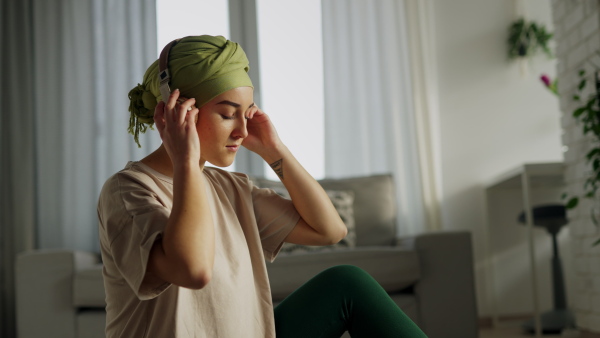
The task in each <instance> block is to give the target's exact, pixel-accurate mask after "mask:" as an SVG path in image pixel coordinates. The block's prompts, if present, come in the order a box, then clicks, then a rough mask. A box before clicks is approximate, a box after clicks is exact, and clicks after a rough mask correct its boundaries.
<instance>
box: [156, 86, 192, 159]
mask: <svg viewBox="0 0 600 338" xmlns="http://www.w3.org/2000/svg"><path fill="white" fill-rule="evenodd" d="M179 95H180V92H179V89H175V90H174V91H173V92H172V93H171V96H169V99H168V101H167V103H165V102H163V101H160V102H159V103H158V104H157V105H156V108H155V109H154V123H155V124H156V128H157V129H158V133H159V134H160V138H161V139H162V141H163V145H164V147H165V149H166V150H167V153H168V154H169V157H170V158H171V161H172V162H173V167H176V166H178V165H185V164H194V165H198V164H199V163H200V138H199V137H198V130H197V129H196V121H197V119H198V112H199V110H198V108H196V107H195V106H194V103H195V102H196V99H194V98H191V99H186V100H185V101H183V102H181V103H179V102H178V101H182V100H178V99H179V98H180V97H179ZM181 99H185V98H183V97H181Z"/></svg>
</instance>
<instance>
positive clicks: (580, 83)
mask: <svg viewBox="0 0 600 338" xmlns="http://www.w3.org/2000/svg"><path fill="white" fill-rule="evenodd" d="M586 83H587V80H586V79H583V80H581V82H579V86H577V89H579V91H581V90H582V89H583V88H585V84H586Z"/></svg>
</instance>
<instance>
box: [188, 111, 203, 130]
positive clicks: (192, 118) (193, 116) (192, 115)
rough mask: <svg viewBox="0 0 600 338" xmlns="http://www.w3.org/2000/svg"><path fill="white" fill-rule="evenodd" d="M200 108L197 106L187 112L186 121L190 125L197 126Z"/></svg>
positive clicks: (191, 126)
mask: <svg viewBox="0 0 600 338" xmlns="http://www.w3.org/2000/svg"><path fill="white" fill-rule="evenodd" d="M199 112H200V110H199V109H198V108H196V107H194V108H192V110H190V111H188V112H187V114H186V122H187V125H188V127H190V128H196V121H198V113H199Z"/></svg>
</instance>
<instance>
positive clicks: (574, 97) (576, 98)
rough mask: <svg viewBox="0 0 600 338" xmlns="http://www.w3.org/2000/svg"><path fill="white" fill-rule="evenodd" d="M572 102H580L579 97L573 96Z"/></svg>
mask: <svg viewBox="0 0 600 338" xmlns="http://www.w3.org/2000/svg"><path fill="white" fill-rule="evenodd" d="M573 100H574V101H581V97H579V95H573Z"/></svg>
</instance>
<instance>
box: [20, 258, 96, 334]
mask: <svg viewBox="0 0 600 338" xmlns="http://www.w3.org/2000/svg"><path fill="white" fill-rule="evenodd" d="M98 262H99V256H98V255H97V254H93V253H88V252H80V251H68V250H39V251H32V252H25V253H22V254H20V255H19V256H18V257H17V261H16V267H15V269H16V270H15V278H16V303H17V304H16V307H17V309H16V310H17V333H18V337H19V338H29V337H31V338H33V337H61V338H63V337H64V338H75V332H76V315H77V309H76V308H75V306H74V305H73V280H74V276H75V272H76V271H77V270H79V269H83V268H86V267H89V266H92V265H94V264H97V263H98Z"/></svg>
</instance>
